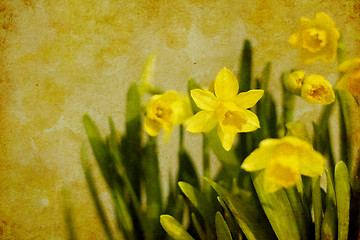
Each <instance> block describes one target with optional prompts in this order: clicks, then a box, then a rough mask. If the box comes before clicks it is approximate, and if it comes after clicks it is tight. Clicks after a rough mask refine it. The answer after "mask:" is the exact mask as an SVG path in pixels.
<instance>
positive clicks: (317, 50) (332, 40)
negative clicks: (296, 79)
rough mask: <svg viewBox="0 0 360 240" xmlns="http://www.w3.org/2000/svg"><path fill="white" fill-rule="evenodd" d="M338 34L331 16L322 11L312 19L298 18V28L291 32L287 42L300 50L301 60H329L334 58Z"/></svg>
mask: <svg viewBox="0 0 360 240" xmlns="http://www.w3.org/2000/svg"><path fill="white" fill-rule="evenodd" d="M339 37H340V34H339V31H338V30H337V29H336V27H335V24H334V22H333V21H332V20H331V18H330V17H329V16H328V15H327V14H326V13H323V12H320V13H317V14H316V15H315V18H314V20H310V19H308V18H301V19H300V30H299V31H297V32H295V33H294V34H292V35H291V36H290V38H289V43H290V44H291V45H292V46H293V47H295V48H299V49H300V50H301V57H302V60H303V61H304V62H305V63H306V64H309V63H312V62H315V61H317V60H322V61H324V62H331V61H333V60H334V59H335V56H336V51H337V45H338V40H339Z"/></svg>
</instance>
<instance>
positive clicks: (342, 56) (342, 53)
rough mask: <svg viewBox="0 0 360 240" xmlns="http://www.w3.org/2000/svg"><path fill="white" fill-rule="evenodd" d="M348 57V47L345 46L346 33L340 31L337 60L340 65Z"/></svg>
mask: <svg viewBox="0 0 360 240" xmlns="http://www.w3.org/2000/svg"><path fill="white" fill-rule="evenodd" d="M345 59H346V48H345V41H344V35H343V34H341V33H340V38H339V40H338V47H337V61H338V64H339V65H340V64H341V63H342V62H343V61H344V60H345Z"/></svg>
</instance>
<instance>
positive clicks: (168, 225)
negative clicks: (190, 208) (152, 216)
mask: <svg viewBox="0 0 360 240" xmlns="http://www.w3.org/2000/svg"><path fill="white" fill-rule="evenodd" d="M160 223H161V225H162V226H163V228H164V229H165V231H166V232H167V233H168V234H169V235H170V237H172V238H174V239H175V240H194V238H192V237H191V236H190V234H189V233H188V232H187V231H186V230H185V228H184V227H183V226H182V225H181V224H180V223H179V222H178V221H177V220H176V219H175V218H173V217H172V216H170V215H161V216H160Z"/></svg>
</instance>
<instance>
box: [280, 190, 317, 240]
mask: <svg viewBox="0 0 360 240" xmlns="http://www.w3.org/2000/svg"><path fill="white" fill-rule="evenodd" d="M285 191H286V194H287V196H288V198H289V201H290V204H291V207H292V209H293V213H294V216H295V220H296V222H297V226H298V229H299V233H300V236H301V239H309V237H310V227H311V222H312V221H311V216H310V213H309V212H307V211H306V210H305V208H304V205H303V202H302V200H301V196H300V194H299V192H298V191H297V189H296V187H292V188H288V189H286V190H285Z"/></svg>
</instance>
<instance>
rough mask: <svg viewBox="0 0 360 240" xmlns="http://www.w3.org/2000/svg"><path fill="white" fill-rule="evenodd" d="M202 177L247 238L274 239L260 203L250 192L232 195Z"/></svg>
mask: <svg viewBox="0 0 360 240" xmlns="http://www.w3.org/2000/svg"><path fill="white" fill-rule="evenodd" d="M204 179H205V181H207V182H208V183H209V184H210V185H211V186H212V187H213V188H214V190H215V191H216V192H217V193H218V194H219V196H220V197H221V199H222V200H223V201H224V202H225V203H226V205H227V206H228V207H229V209H230V211H231V212H232V214H233V215H234V217H235V218H236V221H237V222H238V224H239V226H240V228H241V230H242V231H243V232H244V234H245V236H246V238H247V239H249V240H252V239H262V240H266V239H276V236H275V234H274V232H273V230H272V229H271V226H270V224H269V222H268V220H267V218H266V216H265V214H264V212H263V211H262V208H261V205H260V204H259V202H258V200H257V199H256V198H255V196H254V195H253V194H251V192H247V191H244V192H239V193H238V194H237V195H232V194H230V193H229V192H228V191H227V190H226V189H224V188H223V187H221V186H220V185H219V184H217V183H215V182H214V181H212V180H211V179H209V178H204Z"/></svg>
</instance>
